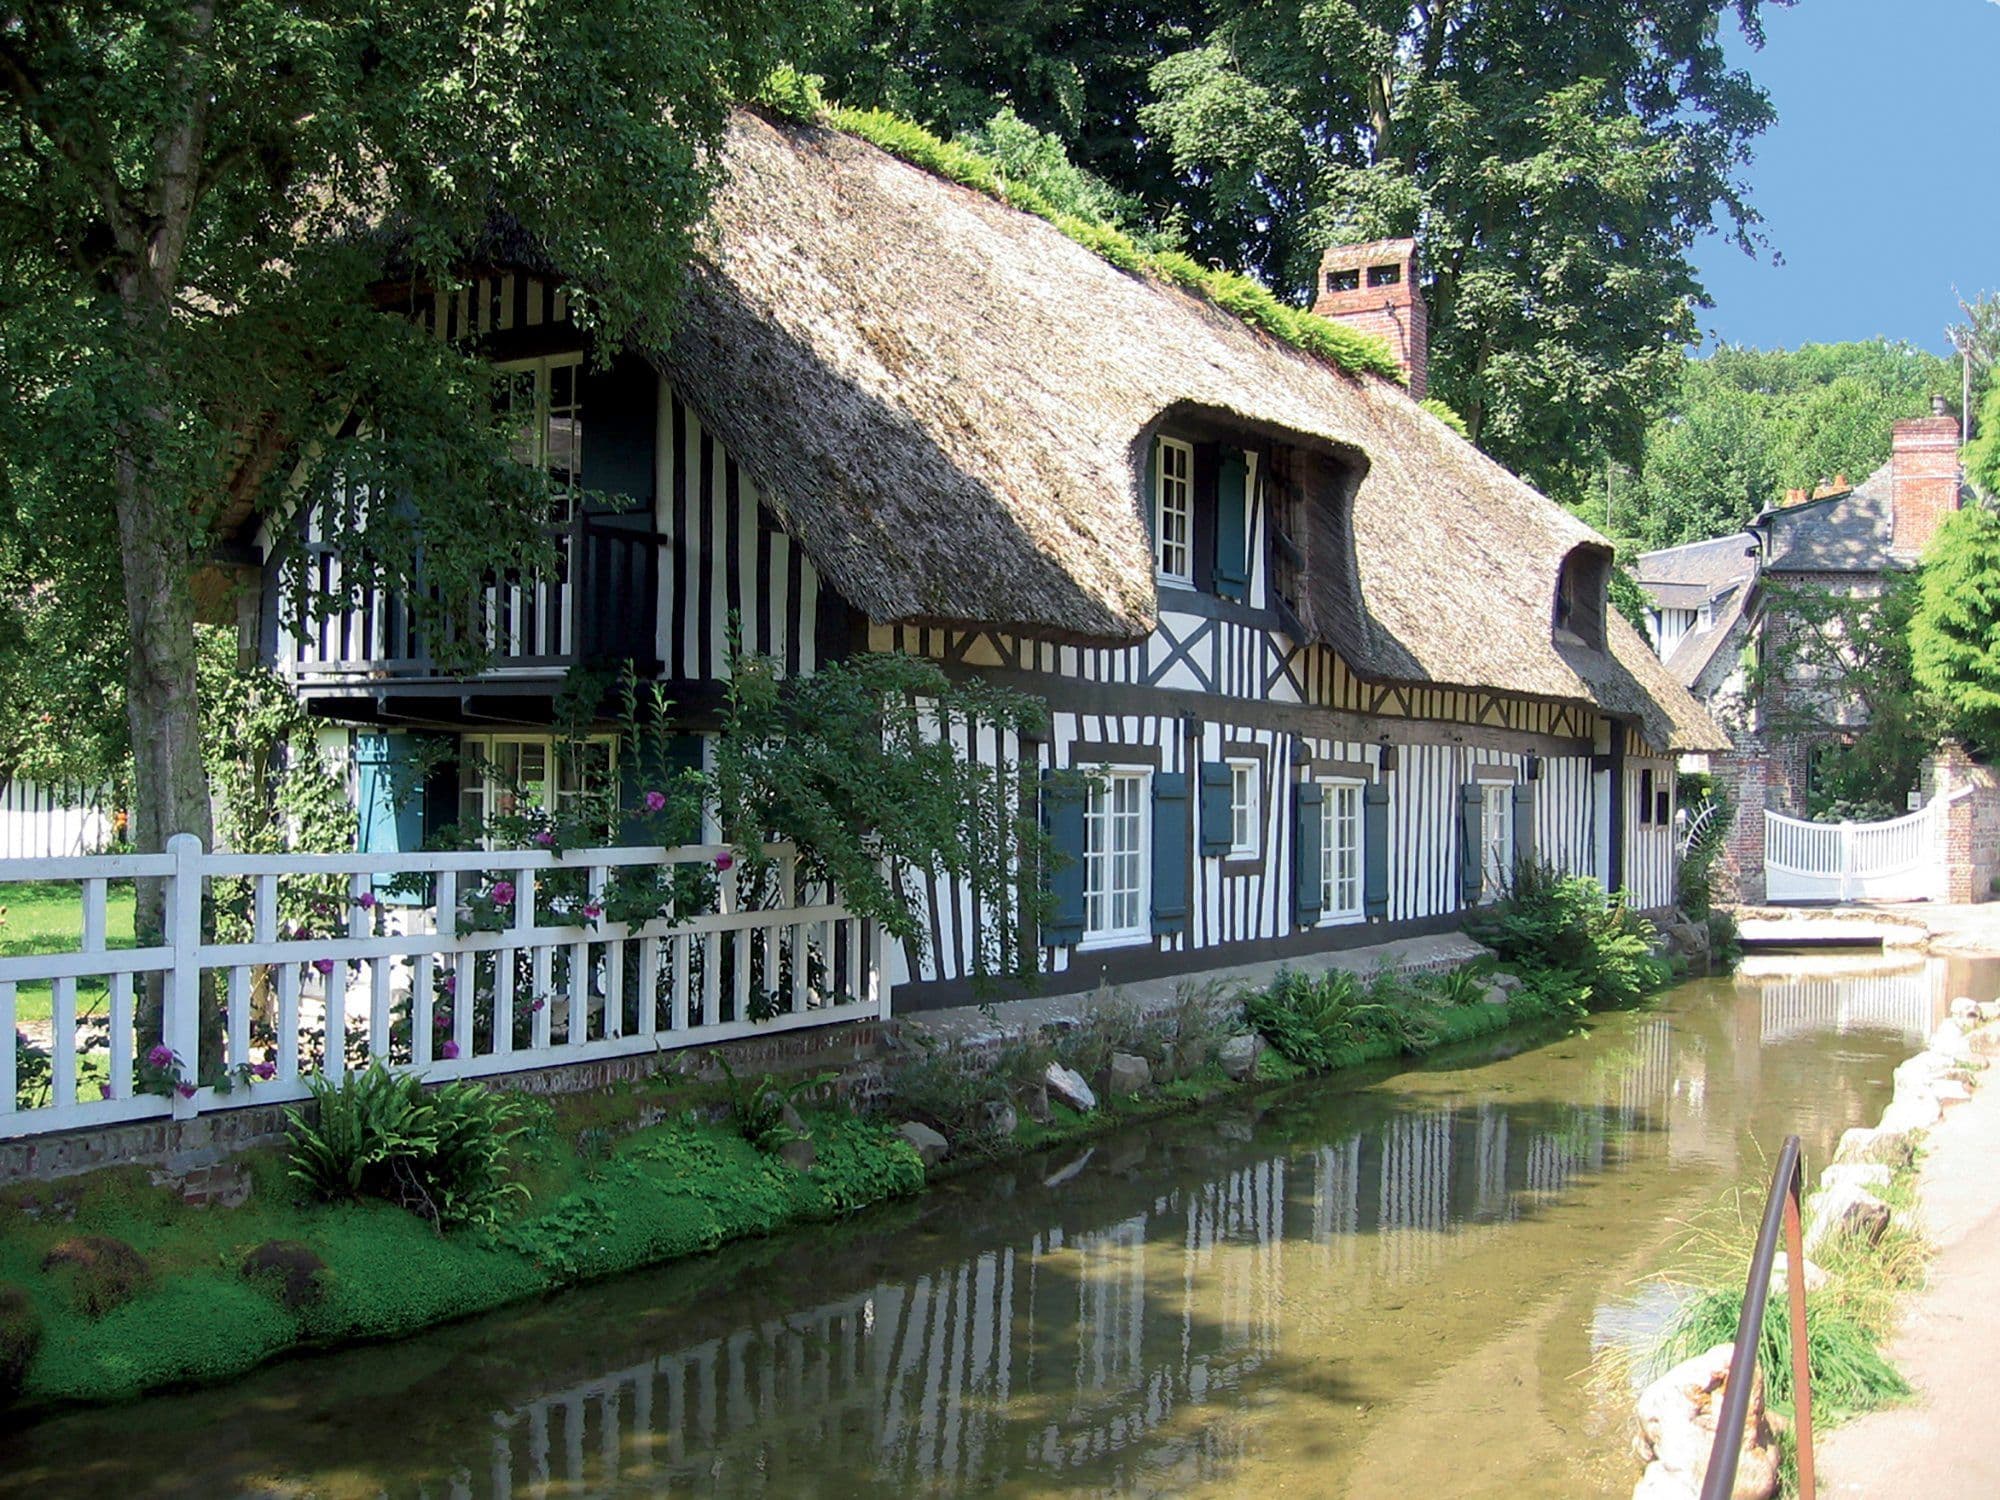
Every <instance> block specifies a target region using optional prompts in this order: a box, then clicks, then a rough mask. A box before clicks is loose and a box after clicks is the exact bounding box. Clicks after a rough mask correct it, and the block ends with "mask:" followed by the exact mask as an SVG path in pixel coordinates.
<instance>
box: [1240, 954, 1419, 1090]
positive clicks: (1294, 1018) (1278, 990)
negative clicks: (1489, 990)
mask: <svg viewBox="0 0 2000 1500" xmlns="http://www.w3.org/2000/svg"><path fill="white" fill-rule="evenodd" d="M1416 1000H1417V996H1416V995H1415V994H1414V993H1413V992H1411V991H1410V990H1408V989H1405V988H1404V987H1403V986H1402V985H1401V984H1400V983H1399V982H1398V981H1397V979H1396V978H1395V976H1394V975H1391V974H1387V973H1384V974H1380V975H1377V976H1376V977H1375V978H1374V979H1373V980H1371V981H1369V982H1368V983H1366V984H1364V983H1362V981H1361V980H1359V979H1357V978H1356V977H1355V976H1354V975H1352V974H1349V973H1345V972H1343V971H1342V970H1339V969H1331V970H1328V971H1327V972H1326V973H1324V974H1319V975H1307V974H1300V973H1298V972H1296V971H1295V970H1291V969H1284V970H1280V971H1279V974H1278V977H1277V978H1276V979H1274V980H1272V981H1271V986H1270V988H1269V989H1265V990H1253V991H1251V992H1250V993H1249V994H1247V995H1245V996H1244V1000H1243V1019H1244V1020H1245V1021H1247V1022H1248V1023H1249V1024H1250V1025H1251V1027H1253V1028H1254V1029H1255V1030H1256V1031H1257V1032H1258V1033H1259V1034H1260V1035H1261V1036H1262V1037H1263V1038H1264V1040H1265V1041H1267V1042H1269V1043H1270V1044H1271V1046H1272V1048H1273V1049H1275V1050H1276V1051H1277V1053H1278V1055H1279V1056H1281V1057H1283V1058H1284V1059H1285V1060H1286V1061H1287V1062H1291V1063H1296V1064H1297V1065H1298V1066H1300V1067H1302V1068H1309V1069H1311V1070H1313V1071H1314V1072H1325V1071H1326V1070H1328V1069H1330V1068H1336V1067H1339V1066H1341V1065H1342V1063H1343V1062H1346V1061H1348V1060H1350V1058H1351V1057H1352V1054H1353V1053H1354V1052H1355V1050H1356V1049H1358V1048H1362V1047H1366V1046H1368V1045H1369V1044H1371V1043H1378V1042H1383V1041H1387V1042H1390V1043H1392V1044H1394V1046H1395V1047H1396V1049H1397V1050H1398V1051H1400V1052H1419V1051H1422V1050H1423V1049H1424V1048H1425V1047H1427V1046H1429V1045H1431V1043H1432V1042H1433V1041H1435V1040H1436V1029H1435V1027H1434V1026H1433V1025H1432V1023H1431V1021H1430V1018H1429V1017H1428V1016H1427V1015H1425V1014H1424V1007H1422V1006H1421V1005H1419V1004H1416V1003H1414V1002H1415V1001H1416Z"/></svg>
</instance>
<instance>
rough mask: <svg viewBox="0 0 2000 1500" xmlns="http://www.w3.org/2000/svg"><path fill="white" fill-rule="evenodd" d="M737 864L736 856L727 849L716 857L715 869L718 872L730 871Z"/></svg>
mask: <svg viewBox="0 0 2000 1500" xmlns="http://www.w3.org/2000/svg"><path fill="white" fill-rule="evenodd" d="M735 863H736V856H735V855H733V854H731V853H730V852H729V851H728V850H727V849H725V850H723V851H722V852H721V853H720V854H718V855H716V856H715V868H716V869H718V870H727V869H730V868H732V867H733V866H734V865H735Z"/></svg>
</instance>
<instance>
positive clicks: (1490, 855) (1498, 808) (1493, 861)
mask: <svg viewBox="0 0 2000 1500" xmlns="http://www.w3.org/2000/svg"><path fill="white" fill-rule="evenodd" d="M1479 851H1480V861H1479V868H1480V882H1479V899H1480V900H1482V901H1495V900H1498V899H1499V898H1500V896H1501V895H1502V894H1503V893H1504V892H1505V891H1506V889H1507V885H1508V882H1509V881H1511V880H1512V879H1513V876H1514V788H1513V785H1512V784H1511V783H1509V782H1505V781H1489V782H1487V783H1485V784H1484V785H1483V786H1481V787H1480V789H1479Z"/></svg>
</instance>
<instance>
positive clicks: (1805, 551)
mask: <svg viewBox="0 0 2000 1500" xmlns="http://www.w3.org/2000/svg"><path fill="white" fill-rule="evenodd" d="M1959 439H1960V431H1959V424H1958V419H1957V418H1956V417H1954V416H1952V415H1951V414H1950V413H1949V412H1948V411H1946V409H1945V405H1944V402H1943V400H1942V398H1933V400H1932V409H1931V415H1929V416H1927V417H1913V418H1909V419H1907V420H1904V421H1899V422H1897V423H1896V424H1895V426H1894V429H1893V432H1892V438H1891V451H1890V458H1889V462H1887V463H1886V464H1884V465H1883V466H1882V467H1881V468H1879V469H1877V470H1876V471H1875V473H1873V474H1872V475H1870V476H1869V477H1868V478H1867V479H1866V480H1865V481H1864V482H1862V483H1861V484H1858V485H1849V484H1848V483H1847V480H1846V476H1844V475H1842V476H1839V477H1837V478H1836V479H1835V480H1833V481H1832V482H1830V483H1828V484H1824V485H1821V486H1820V487H1818V488H1817V489H1815V490H1812V491H1806V490H1793V491H1791V492H1790V493H1789V494H1788V495H1787V496H1786V498H1785V502H1784V504H1782V505H1777V506H1773V507H1771V508H1770V509H1768V510H1765V511H1763V512H1762V513H1761V514H1759V515H1758V516H1757V518H1756V519H1755V520H1754V521H1752V522H1751V523H1750V526H1749V527H1748V528H1746V529H1745V530H1743V531H1738V532H1732V533H1731V534H1729V535H1728V536H1723V537H1716V538H1713V539H1711V540H1708V541H1702V542H1691V543H1688V544H1687V545H1685V546H1681V547H1669V548H1666V549H1665V550H1663V551H1659V552H1648V553H1645V554H1643V555H1642V556H1641V557H1640V558H1639V562H1638V567H1637V569H1636V572H1637V576H1638V581H1639V584H1640V586H1641V587H1642V588H1643V589H1644V590H1645V591H1646V594H1647V596H1648V599H1649V602H1650V606H1651V607H1650V608H1649V610H1648V612H1647V623H1648V626H1649V627H1650V631H1651V634H1652V637H1653V643H1654V647H1655V649H1656V650H1657V651H1658V652H1659V654H1660V656H1661V657H1662V659H1663V660H1664V662H1665V664H1666V666H1667V669H1668V670H1669V671H1670V672H1672V673H1673V675H1674V677H1675V679H1676V680H1677V681H1679V682H1680V683H1681V684H1682V685H1683V686H1684V687H1686V688H1687V689H1688V690H1689V691H1690V692H1691V693H1692V694H1693V695H1694V697H1695V698H1696V699H1697V700H1698V701H1700V702H1701V703H1702V705H1703V706H1704V707H1706V708H1707V709H1708V710H1709V712H1710V714H1711V715H1712V716H1713V717H1714V718H1715V720H1716V721H1717V722H1718V723H1720V724H1722V725H1723V726H1725V727H1726V728H1727V730H1728V732H1729V733H1730V735H1731V736H1732V738H1733V739H1734V742H1735V743H1734V747H1733V748H1732V749H1731V750H1730V751H1729V752H1728V753H1727V754H1724V755H1719V756H1715V757H1712V758H1695V759H1694V760H1693V763H1694V764H1696V765H1699V766H1702V767H1704V768H1706V769H1709V770H1712V771H1713V772H1714V773H1715V775H1716V777H1717V779H1718V781H1719V783H1720V784H1721V785H1722V787H1723V789H1724V791H1725V792H1726V793H1727V794H1729V795H1730V797H1731V800H1732V801H1733V803H1734V804H1735V805H1736V806H1737V807H1738V809H1739V814H1740V815H1739V817H1738V819H1737V824H1736V829H1737V834H1738V838H1737V839H1735V840H1732V849H1733V851H1734V853H1735V855H1736V858H1737V860H1738V863H1739V865H1740V866H1741V867H1742V868H1744V869H1746V870H1747V869H1748V868H1750V866H1752V865H1754V866H1755V867H1756V868H1757V869H1761V861H1762V844H1761V840H1762V837H1763V829H1762V818H1761V816H1758V814H1760V813H1761V811H1762V810H1763V809H1765V808H1767V807H1768V808H1769V809H1770V810H1771V811H1774V812H1783V813H1788V814H1791V815H1793V816H1804V814H1805V811H1806V808H1807V804H1808V801H1809V799H1810V796H1811V792H1812V784H1813V781H1812V778H1813V765H1814V760H1815V757H1816V756H1818V755H1819V754H1820V753H1821V752H1823V751H1824V750H1825V749H1827V748H1828V747H1829V746H1832V745H1837V744H1839V743H1841V741H1842V739H1843V737H1844V736H1846V735H1850V734H1851V733H1852V732H1853V731H1854V730H1856V729H1859V728H1861V727H1863V725H1864V724H1865V723H1866V718H1865V710H1864V708H1863V706H1862V705H1861V704H1860V703H1859V702H1858V701H1857V700H1855V699H1854V698H1853V697H1852V696H1851V695H1848V694H1843V693H1842V692H1841V690H1840V687H1839V684H1838V683H1835V682H1828V681H1824V680H1822V678H1821V675H1820V672H1819V669H1818V668H1817V667H1816V666H1815V664H1814V663H1813V661H1812V660H1810V659H1806V660H1801V653H1800V652H1799V651H1797V650H1795V649H1793V644H1794V643H1793V640H1792V637H1793V636H1794V634H1795V633H1796V632H1798V631H1800V630H1801V629H1803V628H1805V627H1804V626H1803V624H1802V622H1801V621H1800V620H1799V619H1797V618H1796V617H1795V616H1794V615H1793V614H1792V613H1791V612H1788V611H1787V610H1786V609H1784V608H1782V607H1781V601H1782V600H1783V599H1784V598H1785V597H1786V595H1787V594H1788V593H1793V592H1796V591H1798V590H1801V589H1822V590H1825V591H1827V592H1829V593H1832V594H1835V595H1838V596H1841V597H1843V598H1847V599H1868V598H1873V597H1875V596H1877V595H1879V594H1880V593H1881V592H1882V589H1883V586H1884V584H1885V582H1886V580H1887V579H1888V578H1889V577H1891V576H1892V575H1893V574H1895V573H1897V572H1899V571H1901V570H1903V569H1907V568H1908V567H1910V566H1911V565H1912V564H1913V563H1915V562H1916V560H1917V558H1918V557H1919V556H1920V555H1921V554H1922V552H1923V550H1924V548H1925V547H1926V546H1927V545H1928V544H1929V542H1930V540H1931V538H1932V537H1933V536H1935V535H1936V534H1937V529H1938V527H1939V526H1940V525H1941V524H1942V522H1943V520H1944V518H1945V517H1946V516H1947V515H1949V514H1951V512H1953V511H1955V510H1957V509H1958V508H1959V507H1960V505H1961V504H1962V503H1963V501H1964V494H1963V490H1962V482H1961V477H1960V472H1959V467H1958V448H1959ZM1822 654H1823V653H1822ZM1808 656H1809V654H1808ZM1759 664H1762V665H1764V666H1765V667H1766V668H1767V669H1768V670H1767V672H1766V673H1765V675H1764V678H1763V681H1762V683H1761V686H1760V687H1758V688H1757V689H1755V690H1753V687H1752V682H1753V678H1752V672H1751V668H1752V667H1753V666H1755V665H1759ZM1746 810H1747V812H1748V815H1747V816H1745V815H1741V814H1742V813H1743V812H1745V811H1746ZM1753 845H1754V846H1755V847H1754V848H1753V847H1752V846H1753Z"/></svg>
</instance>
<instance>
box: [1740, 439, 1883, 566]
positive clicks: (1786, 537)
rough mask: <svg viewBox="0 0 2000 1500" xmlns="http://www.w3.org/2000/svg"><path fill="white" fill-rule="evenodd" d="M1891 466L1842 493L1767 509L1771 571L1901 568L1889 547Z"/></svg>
mask: <svg viewBox="0 0 2000 1500" xmlns="http://www.w3.org/2000/svg"><path fill="white" fill-rule="evenodd" d="M1889 467H1890V466H1889V465H1888V464H1884V465H1882V467H1881V468H1879V469H1877V470H1876V471H1875V472H1874V473H1873V474H1871V475H1869V476H1868V478H1867V479H1865V480H1864V481H1862V482H1861V483H1860V484H1858V485H1856V486H1855V487H1854V488H1853V489H1851V490H1848V491H1846V492H1845V493H1843V494H1837V495H1829V496H1827V497H1825V498H1823V499H1819V500H1808V501H1805V502H1804V503H1802V504H1799V505H1786V506H1779V507H1776V508H1774V509H1771V510H1767V511H1765V512H1764V513H1763V514H1762V515H1760V516H1759V517H1758V518H1757V520H1758V523H1759V524H1760V525H1767V526H1769V528H1770V531H1771V558H1770V561H1769V562H1767V563H1766V564H1765V568H1766V570H1767V571H1769V572H1772V573H1881V572H1885V571H1887V570H1889V569H1892V568H1897V567H1900V566H1902V562H1901V560H1899V559H1897V558H1896V557H1894V556H1892V555H1891V553H1890V551H1889V536H1890V505H1889V501H1890V495H1891V493H1892V489H1891V485H1890V480H1889Z"/></svg>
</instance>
